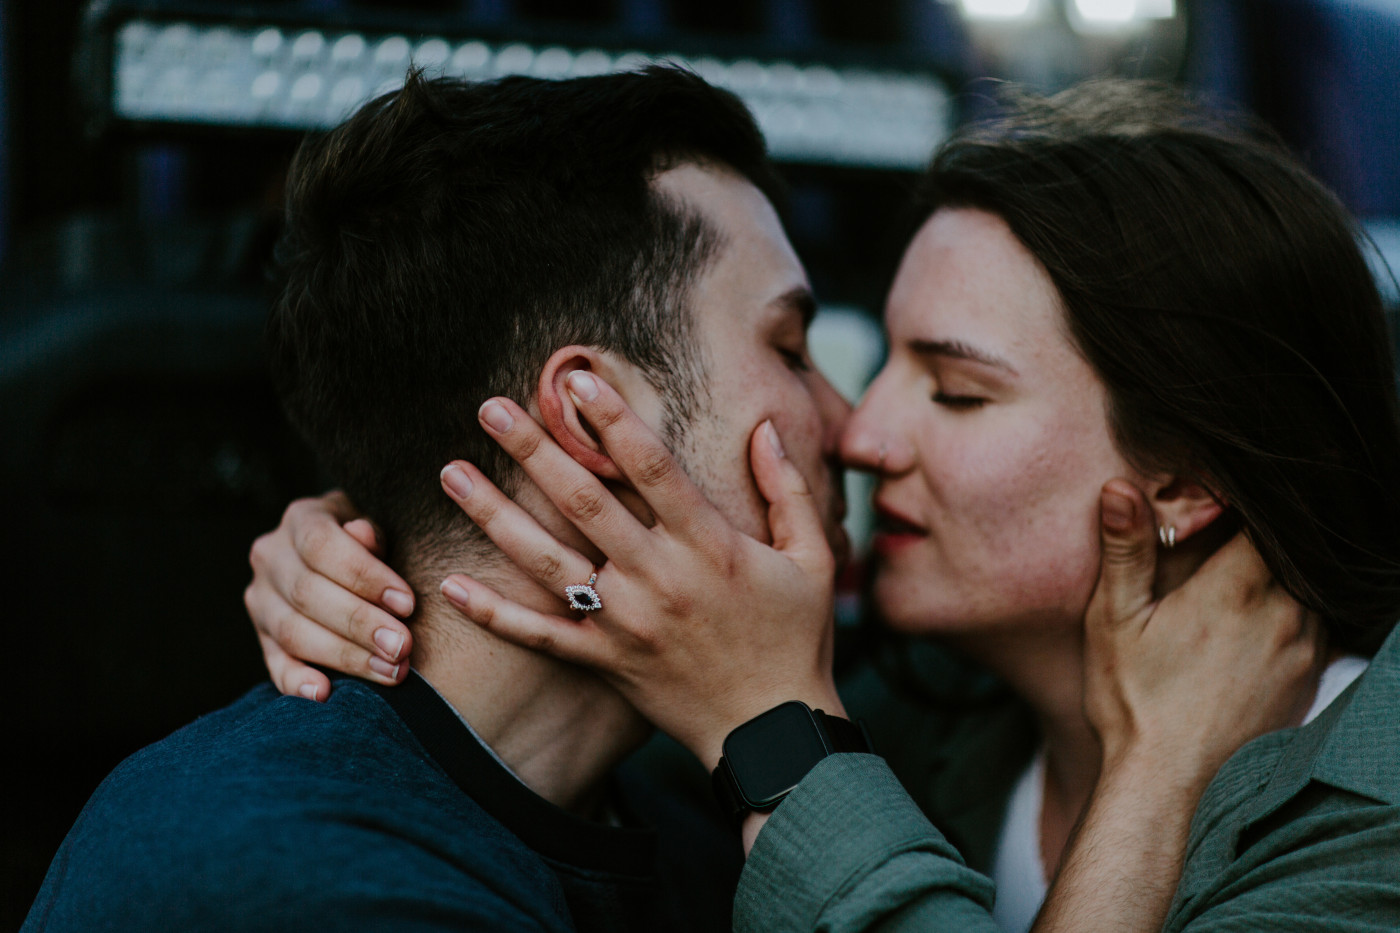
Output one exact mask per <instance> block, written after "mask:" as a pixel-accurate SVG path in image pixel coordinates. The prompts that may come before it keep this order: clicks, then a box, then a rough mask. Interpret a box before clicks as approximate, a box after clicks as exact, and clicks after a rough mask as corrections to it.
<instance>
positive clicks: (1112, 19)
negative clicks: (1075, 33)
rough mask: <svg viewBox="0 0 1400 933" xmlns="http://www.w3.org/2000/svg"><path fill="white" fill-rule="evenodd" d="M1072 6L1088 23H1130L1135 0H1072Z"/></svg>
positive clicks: (1135, 13) (1135, 11)
mask: <svg viewBox="0 0 1400 933" xmlns="http://www.w3.org/2000/svg"><path fill="white" fill-rule="evenodd" d="M1074 8H1075V10H1076V11H1078V13H1079V15H1080V16H1082V17H1083V18H1084V20H1085V22H1089V23H1130V22H1132V20H1133V17H1134V16H1136V15H1137V0H1074Z"/></svg>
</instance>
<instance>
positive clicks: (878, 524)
mask: <svg viewBox="0 0 1400 933" xmlns="http://www.w3.org/2000/svg"><path fill="white" fill-rule="evenodd" d="M875 532H876V533H877V534H895V535H925V534H928V532H926V531H925V530H924V529H923V528H921V527H920V526H919V525H917V524H916V523H915V522H913V521H911V520H910V519H908V518H905V517H904V516H903V515H901V514H899V513H898V512H896V511H895V510H894V509H891V508H889V507H887V506H883V505H881V504H879V503H878V502H877V503H875Z"/></svg>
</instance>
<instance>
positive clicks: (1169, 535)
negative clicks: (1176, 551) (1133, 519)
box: [1157, 525, 1176, 551]
mask: <svg viewBox="0 0 1400 933" xmlns="http://www.w3.org/2000/svg"><path fill="white" fill-rule="evenodd" d="M1157 538H1158V539H1159V540H1160V541H1161V542H1162V547H1164V548H1166V549H1167V550H1168V551H1170V550H1171V549H1172V548H1174V547H1176V526H1175V525H1158V526H1157Z"/></svg>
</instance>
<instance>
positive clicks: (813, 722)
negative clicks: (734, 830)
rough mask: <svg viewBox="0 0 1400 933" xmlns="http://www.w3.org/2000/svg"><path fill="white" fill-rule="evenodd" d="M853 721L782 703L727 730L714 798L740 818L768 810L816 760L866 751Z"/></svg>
mask: <svg viewBox="0 0 1400 933" xmlns="http://www.w3.org/2000/svg"><path fill="white" fill-rule="evenodd" d="M869 751H871V747H870V739H869V737H868V736H867V735H866V733H865V730H864V729H863V728H862V727H861V726H860V725H859V724H857V723H854V722H851V721H850V720H849V719H842V718H840V717H839V716H830V715H828V714H826V713H825V712H823V711H821V710H819V709H816V710H814V709H809V708H808V707H807V706H806V705H805V704H803V703H797V702H792V703H783V704H781V705H780V706H777V707H774V708H773V709H771V710H769V711H768V712H766V713H764V714H762V715H760V716H756V717H754V718H753V719H751V720H749V721H748V722H746V723H744V724H743V725H742V726H740V727H739V728H737V729H735V730H734V731H733V732H731V733H730V734H729V737H728V738H727V739H725V742H724V755H723V757H721V758H720V761H719V767H717V768H715V770H714V774H713V781H712V783H713V786H714V791H715V796H716V797H717V798H719V802H720V806H721V807H723V808H724V810H725V812H726V813H730V814H732V815H733V816H734V818H735V820H736V821H737V820H742V819H743V818H744V816H745V815H746V814H747V813H749V812H751V811H754V810H757V811H760V812H765V811H768V810H772V809H773V808H774V807H776V806H777V805H778V804H779V803H780V802H782V800H783V798H785V797H786V796H787V795H788V793H789V792H790V791H791V790H792V789H793V788H794V787H796V786H797V784H798V783H799V782H800V781H801V780H802V778H804V777H806V775H807V773H808V772H809V771H811V770H812V768H814V767H816V765H817V763H818V762H820V761H821V760H822V759H824V758H826V757H828V756H829V755H833V754H838V753H842V752H869Z"/></svg>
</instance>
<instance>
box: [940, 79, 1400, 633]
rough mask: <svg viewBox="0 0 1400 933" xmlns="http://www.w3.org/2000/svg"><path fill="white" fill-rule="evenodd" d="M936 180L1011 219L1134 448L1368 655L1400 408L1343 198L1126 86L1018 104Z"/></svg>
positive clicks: (965, 138)
mask: <svg viewBox="0 0 1400 933" xmlns="http://www.w3.org/2000/svg"><path fill="white" fill-rule="evenodd" d="M925 195H926V208H927V210H928V211H929V212H930V213H932V211H934V210H937V209H938V208H941V207H975V208H980V209H983V210H987V211H990V212H992V213H995V214H997V215H999V216H1000V217H1002V218H1003V219H1004V220H1005V221H1006V222H1007V224H1008V225H1009V226H1010V227H1011V229H1012V230H1013V231H1014V232H1015V234H1016V236H1017V237H1019V238H1020V240H1021V242H1022V243H1023V244H1025V246H1026V247H1027V248H1028V249H1029V250H1030V252H1031V253H1032V254H1033V255H1034V256H1035V257H1036V258H1037V259H1038V260H1039V261H1040V262H1041V264H1042V265H1043V266H1044V267H1045V269H1046V271H1047V272H1048V273H1049V274H1050V277H1051V279H1052V280H1053V281H1054V283H1055V286H1056V288H1057V289H1058V290H1059V294H1060V298H1061V300H1062V303H1063V307H1064V311H1065V319H1066V323H1067V326H1068V331H1069V333H1070V335H1071V337H1072V339H1073V341H1074V342H1075V344H1076V345H1077V347H1078V348H1079V351H1080V352H1081V353H1082V354H1083V355H1084V357H1085V358H1086V359H1087V360H1088V362H1089V363H1090V365H1092V366H1093V367H1094V369H1095V370H1096V371H1097V372H1098V375H1099V376H1100V378H1101V379H1102V380H1103V382H1104V384H1105V385H1106V387H1107V389H1108V396H1109V400H1110V409H1111V410H1110V412H1109V416H1110V419H1111V423H1112V425H1113V430H1114V432H1115V436H1116V440H1117V442H1118V445H1119V447H1120V449H1121V450H1122V451H1123V453H1124V454H1125V455H1126V456H1127V457H1128V458H1129V459H1130V460H1132V461H1133V462H1134V463H1135V464H1136V465H1138V466H1139V467H1142V468H1144V469H1153V470H1156V469H1171V470H1174V471H1181V470H1185V471H1188V472H1189V473H1191V474H1193V475H1196V476H1198V477H1200V478H1201V480H1202V481H1203V482H1204V483H1205V484H1206V485H1207V486H1208V487H1209V488H1210V489H1211V490H1212V491H1213V492H1214V493H1215V494H1216V495H1217V496H1218V497H1219V498H1220V499H1221V500H1222V501H1223V502H1224V503H1226V504H1227V505H1228V506H1229V507H1230V509H1231V510H1233V512H1234V514H1235V516H1236V517H1237V518H1238V520H1239V522H1240V523H1241V524H1242V526H1243V527H1244V529H1245V530H1246V532H1247V533H1248V535H1249V537H1250V538H1251V540H1252V541H1253V542H1254V544H1255V546H1256V547H1257V548H1258V549H1259V551H1260V553H1261V554H1262V555H1263V557H1264V560H1265V561H1266V562H1267V564H1268V566H1269V568H1270V570H1271V571H1272V572H1273V573H1274V575H1275V577H1276V578H1277V579H1278V580H1279V581H1280V582H1281V583H1282V584H1283V585H1284V586H1285V587H1286V588H1287V589H1288V591H1289V592H1290V593H1292V594H1293V596H1294V597H1295V598H1296V599H1298V600H1299V601H1300V602H1302V603H1303V604H1304V605H1306V606H1308V607H1309V608H1311V609H1313V610H1315V611H1317V612H1318V613H1319V614H1320V615H1321V616H1322V617H1323V619H1324V621H1325V624H1326V625H1327V627H1328V630H1329V632H1330V634H1331V637H1332V641H1333V644H1335V645H1338V646H1340V647H1343V648H1346V649H1349V650H1353V651H1361V652H1366V653H1369V652H1373V651H1374V650H1375V649H1376V647H1378V646H1379V644H1380V642H1381V641H1382V640H1384V638H1385V636H1386V634H1387V633H1388V632H1389V631H1390V629H1391V627H1392V625H1393V624H1394V622H1395V619H1396V617H1397V615H1400V496H1397V485H1398V484H1400V417H1397V404H1396V392H1395V375H1394V363H1393V360H1392V357H1391V351H1390V346H1391V344H1390V340H1389V337H1388V335H1387V331H1386V325H1385V319H1384V314H1383V311H1382V305H1381V299H1380V295H1379V293H1378V291H1377V289H1376V285H1375V282H1374V280H1373V278H1372V276H1371V272H1370V270H1369V269H1368V267H1367V264H1366V261H1365V259H1364V257H1363V255H1362V252H1361V249H1360V247H1359V245H1358V232H1357V229H1356V227H1355V224H1354V222H1353V221H1352V219H1351V218H1350V216H1349V215H1348V214H1347V212H1346V210H1345V209H1344V208H1343V207H1342V205H1341V204H1340V203H1339V202H1338V201H1337V199H1336V198H1335V197H1333V195H1332V194H1331V193H1330V192H1328V191H1327V190H1326V189H1325V188H1324V187H1323V186H1322V185H1321V184H1319V183H1318V182H1317V181H1316V180H1315V179H1313V178H1312V177H1311V176H1310V175H1309V174H1308V173H1307V171H1306V170H1304V168H1303V167H1302V166H1301V165H1299V164H1298V162H1297V161H1296V160H1295V159H1294V158H1292V157H1291V156H1290V155H1289V154H1288V153H1287V152H1286V151H1285V150H1284V149H1283V148H1282V146H1280V145H1279V144H1277V143H1276V142H1275V141H1273V140H1272V139H1271V138H1269V137H1267V136H1266V135H1264V134H1263V133H1262V132H1260V131H1259V130H1257V129H1252V128H1250V127H1249V126H1248V124H1247V121H1241V120H1231V119H1225V118H1219V117H1215V116H1213V115H1212V114H1211V113H1210V112H1209V111H1207V110H1205V109H1204V108H1201V107H1197V106H1195V105H1192V104H1191V103H1189V102H1188V101H1186V99H1185V98H1184V97H1183V96H1182V95H1180V94H1179V93H1178V92H1176V91H1172V90H1169V89H1166V88H1162V87H1158V86H1154V85H1147V84H1142V83H1137V82H1122V81H1106V82H1096V83H1091V84H1087V85H1082V86H1080V87H1077V88H1075V89H1072V90H1070V91H1066V92H1064V93H1062V94H1060V95H1057V96H1056V97H1053V98H1049V99H1036V98H1029V97H1022V98H1020V99H1013V100H1012V101H1011V102H1010V105H1009V108H1008V111H1007V112H1006V113H1005V114H1004V115H1002V116H1000V117H999V118H997V119H996V120H995V121H994V122H991V123H987V124H982V125H979V126H977V127H973V128H971V129H969V130H967V131H965V132H964V133H962V134H960V135H958V136H957V137H956V138H954V139H953V140H951V141H950V142H949V143H948V144H947V145H945V146H944V147H943V148H942V149H941V150H940V151H939V153H938V154H937V155H936V156H935V157H934V161H933V164H932V165H931V167H930V170H929V173H928V176H927V179H926V186H925Z"/></svg>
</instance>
